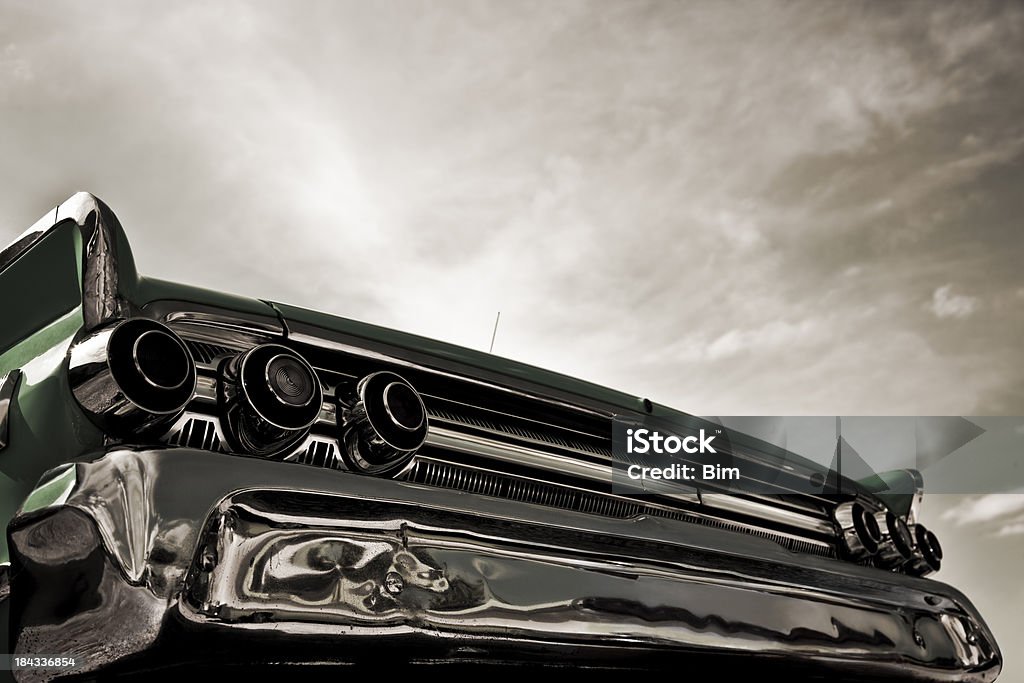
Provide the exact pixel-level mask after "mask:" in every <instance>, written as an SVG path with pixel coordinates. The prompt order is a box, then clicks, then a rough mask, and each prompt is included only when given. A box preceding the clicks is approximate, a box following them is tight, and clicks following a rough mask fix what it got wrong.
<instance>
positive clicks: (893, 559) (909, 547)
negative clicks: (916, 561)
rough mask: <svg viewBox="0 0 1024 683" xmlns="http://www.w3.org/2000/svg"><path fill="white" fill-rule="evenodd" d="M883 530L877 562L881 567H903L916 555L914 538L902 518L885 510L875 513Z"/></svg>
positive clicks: (876, 557)
mask: <svg viewBox="0 0 1024 683" xmlns="http://www.w3.org/2000/svg"><path fill="white" fill-rule="evenodd" d="M875 518H876V519H877V520H878V526H879V528H880V529H881V530H882V542H881V543H880V544H879V546H878V554H877V555H876V556H875V563H876V564H877V565H878V566H879V567H886V568H897V567H902V566H903V565H904V564H906V562H907V561H908V560H910V559H911V558H913V556H914V539H913V537H912V536H911V535H910V529H909V528H908V527H907V523H906V522H904V521H903V519H902V518H900V517H897V516H896V515H894V514H893V513H892V512H891V511H889V510H885V511H883V512H879V513H877V514H876V515H875Z"/></svg>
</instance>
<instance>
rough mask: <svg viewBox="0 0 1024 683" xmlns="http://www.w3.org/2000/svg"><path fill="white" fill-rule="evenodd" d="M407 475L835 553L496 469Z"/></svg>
mask: <svg viewBox="0 0 1024 683" xmlns="http://www.w3.org/2000/svg"><path fill="white" fill-rule="evenodd" d="M406 479H407V480H408V481H412V482H415V483H418V484H425V485H427V486H437V487H439V488H447V489H455V490H459V491H465V492H467V493H475V494H480V495H486V496H492V497H498V498H505V499H508V500H513V501H516V502H521V503H531V504H534V505H542V506H545V507H554V508H559V509H563V510H572V511H575V512H583V513H587V514H593V515H599V516H602V517H612V518H616V519H630V518H635V517H640V516H642V515H646V516H650V517H660V518H664V519H672V520H676V521H680V522H688V523H691V524H700V525H702V526H707V527H711V528H716V529H724V530H727V531H734V532H738V533H745V534H749V535H753V536H757V537H759V538H764V539H766V540H769V541H773V542H775V543H778V544H779V545H781V546H782V547H784V548H787V549H788V550H791V551H794V552H801V553H809V554H812V555H818V556H820V557H831V558H834V557H836V552H835V549H834V548H832V547H831V546H829V545H825V544H820V543H812V542H810V541H804V540H801V539H797V538H793V537H791V536H787V535H785V534H780V533H775V532H772V531H770V530H767V529H762V528H758V527H753V526H749V525H744V524H739V523H735V522H730V521H728V520H723V519H717V518H714V517H707V516H703V515H696V514H690V513H687V512H684V511H677V510H670V509H665V508H662V507H658V506H653V505H648V504H645V503H641V502H637V501H632V500H628V499H623V498H618V497H615V496H610V495H604V494H601V493H597V492H591V491H583V490H576V489H571V488H569V487H565V486H561V485H558V484H554V483H549V482H541V481H533V480H528V479H524V478H520V477H515V476H512V475H507V474H502V473H497V472H487V471H482V470H477V469H474V468H469V467H463V466H460V465H454V464H451V463H447V462H443V461H438V460H429V459H420V460H417V461H416V463H415V465H414V466H413V468H412V470H410V471H409V473H408V475H407V476H406Z"/></svg>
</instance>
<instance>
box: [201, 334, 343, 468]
mask: <svg viewBox="0 0 1024 683" xmlns="http://www.w3.org/2000/svg"><path fill="white" fill-rule="evenodd" d="M257 354H259V355H260V356H261V359H260V360H259V363H262V364H263V367H262V368H260V367H259V364H257V366H256V367H254V368H253V367H251V366H250V363H251V362H255V361H253V358H254V356H255V355H257ZM264 356H268V357H267V358H266V360H265V361H263V360H262V357H264ZM278 356H289V357H291V358H293V359H295V360H296V361H298V363H299V364H300V365H302V366H303V367H304V368H305V370H306V371H307V372H308V373H309V375H310V378H311V379H312V382H313V385H312V390H313V396H312V398H311V399H310V400H309V401H307V402H306V403H305V404H303V405H290V404H286V403H284V402H283V401H281V400H280V399H279V398H278V397H277V396H276V394H275V392H274V390H273V388H272V387H271V385H270V383H269V376H268V374H267V370H266V368H267V367H268V366H269V363H270V361H271V360H272V359H274V358H277V357H278ZM253 373H257V374H256V377H258V378H259V379H262V383H263V386H259V385H260V381H256V380H253V378H252V377H251V375H252V374H253ZM250 380H252V381H250ZM263 389H265V390H266V396H269V397H270V398H271V400H273V401H276V402H278V403H279V404H280V406H279V407H278V408H276V409H275V410H279V411H281V412H280V413H279V414H276V415H271V414H268V410H267V406H266V405H258V403H264V402H263V401H262V400H260V399H259V393H258V392H260V391H262V390H263ZM254 392H257V393H254ZM323 400H324V399H323V387H322V385H321V383H320V377H319V376H318V375H317V373H316V371H315V370H314V369H313V366H312V365H310V364H309V361H307V360H306V359H305V358H303V357H302V355H300V354H299V353H297V352H296V351H294V350H292V349H289V348H288V347H286V346H281V345H280V344H273V343H268V344H260V345H259V346H254V347H252V348H251V349H249V350H248V351H246V352H244V353H241V354H239V355H237V356H235V357H234V358H232V359H231V360H230V361H229V362H227V363H223V364H222V366H221V370H220V376H219V377H218V384H217V401H218V404H219V406H220V414H221V416H222V418H223V420H224V423H225V427H226V429H225V431H226V432H227V435H228V444H229V445H230V446H231V447H232V449H233V450H235V451H236V452H239V453H243V454H249V455H257V456H261V457H271V456H278V455H282V454H284V453H285V452H288V451H289V450H290V449H292V448H293V447H294V446H295V445H296V444H297V443H298V442H299V441H301V440H302V439H304V438H305V436H306V435H307V434H308V433H309V430H310V427H311V426H312V425H313V423H315V422H316V421H317V418H318V417H319V416H320V413H321V410H322V406H323ZM307 409H308V415H307ZM289 413H290V414H289ZM289 418H294V419H295V421H294V423H292V424H284V423H285V422H286V421H287V420H288V419H289Z"/></svg>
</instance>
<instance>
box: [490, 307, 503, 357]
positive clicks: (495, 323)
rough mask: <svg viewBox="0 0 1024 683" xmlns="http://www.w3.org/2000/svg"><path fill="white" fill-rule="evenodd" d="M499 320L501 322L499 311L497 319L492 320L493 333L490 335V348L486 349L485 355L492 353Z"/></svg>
mask: <svg viewBox="0 0 1024 683" xmlns="http://www.w3.org/2000/svg"><path fill="white" fill-rule="evenodd" d="M499 320H501V311H498V317H496V318H495V319H494V332H492V333H491V348H489V349H487V353H494V339H495V338H496V337H497V336H498V321H499Z"/></svg>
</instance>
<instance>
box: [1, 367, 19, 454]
mask: <svg viewBox="0 0 1024 683" xmlns="http://www.w3.org/2000/svg"><path fill="white" fill-rule="evenodd" d="M19 382H21V370H19V369H18V368H15V369H14V370H11V371H10V372H8V373H7V374H6V375H4V376H3V379H0V451H2V450H3V449H5V448H7V444H9V443H10V415H11V406H12V405H13V404H14V394H15V392H16V391H17V390H18V383H19Z"/></svg>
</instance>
